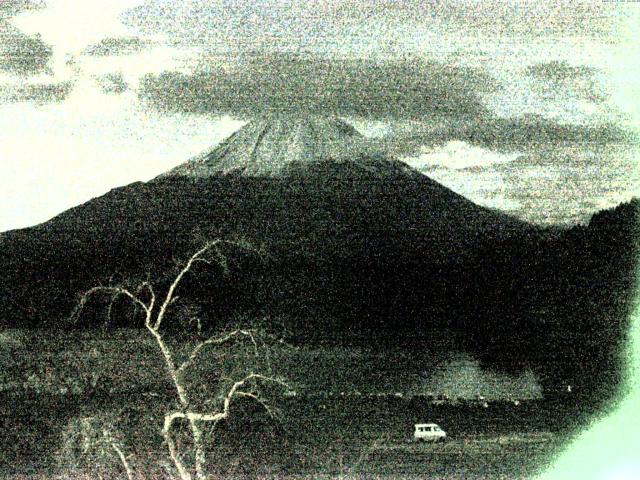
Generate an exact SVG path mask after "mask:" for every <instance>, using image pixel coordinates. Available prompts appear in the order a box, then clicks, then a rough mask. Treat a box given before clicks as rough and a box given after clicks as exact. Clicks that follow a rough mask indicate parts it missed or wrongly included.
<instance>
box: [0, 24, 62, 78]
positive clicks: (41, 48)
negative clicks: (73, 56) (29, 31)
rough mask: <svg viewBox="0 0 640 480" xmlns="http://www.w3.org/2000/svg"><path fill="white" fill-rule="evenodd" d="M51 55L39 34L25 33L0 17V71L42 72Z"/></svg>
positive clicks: (48, 47)
mask: <svg viewBox="0 0 640 480" xmlns="http://www.w3.org/2000/svg"><path fill="white" fill-rule="evenodd" d="M52 55H53V50H52V48H51V46H50V45H47V44H46V43H44V42H43V41H42V39H41V38H40V36H39V35H37V34H36V35H25V34H24V33H22V32H21V31H19V30H17V29H16V28H14V27H13V26H12V25H11V24H10V23H9V22H8V21H5V20H2V19H0V71H4V72H7V73H11V74H16V75H25V76H26V75H35V74H38V73H43V72H44V71H45V70H46V68H47V63H48V62H49V60H50V59H51V57H52Z"/></svg>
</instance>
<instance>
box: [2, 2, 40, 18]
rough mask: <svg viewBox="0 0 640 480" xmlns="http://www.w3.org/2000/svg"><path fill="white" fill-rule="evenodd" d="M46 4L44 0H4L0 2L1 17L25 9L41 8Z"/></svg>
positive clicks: (9, 15)
mask: <svg viewBox="0 0 640 480" xmlns="http://www.w3.org/2000/svg"><path fill="white" fill-rule="evenodd" d="M44 6H45V2H44V0H7V1H5V0H3V1H1V2H0V19H6V18H10V17H13V16H15V15H17V14H18V13H20V12H23V11H25V10H35V9H40V8H43V7H44Z"/></svg>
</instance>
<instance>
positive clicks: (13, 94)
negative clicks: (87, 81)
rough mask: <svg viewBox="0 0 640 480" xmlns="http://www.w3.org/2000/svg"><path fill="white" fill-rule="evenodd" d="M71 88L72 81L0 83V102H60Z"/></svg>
mask: <svg viewBox="0 0 640 480" xmlns="http://www.w3.org/2000/svg"><path fill="white" fill-rule="evenodd" d="M72 89H73V82H60V83H35V84H22V85H6V84H5V85H3V84H0V103H16V102H34V103H36V104H42V103H52V102H61V101H63V100H65V99H66V98H67V97H68V96H69V94H70V93H71V90H72Z"/></svg>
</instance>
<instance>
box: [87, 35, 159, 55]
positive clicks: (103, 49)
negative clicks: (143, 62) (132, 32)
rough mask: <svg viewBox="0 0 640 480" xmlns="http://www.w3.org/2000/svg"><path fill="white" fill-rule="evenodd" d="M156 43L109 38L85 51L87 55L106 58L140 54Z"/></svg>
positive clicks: (125, 38) (138, 39) (135, 38)
mask: <svg viewBox="0 0 640 480" xmlns="http://www.w3.org/2000/svg"><path fill="white" fill-rule="evenodd" d="M153 45H154V43H153V42H151V41H150V40H143V39H141V38H139V37H109V38H104V39H102V40H101V41H99V42H98V43H94V44H93V45H89V46H88V47H87V48H85V49H84V52H83V53H84V54H85V55H90V56H98V57H104V56H109V55H131V54H134V53H139V52H141V51H143V50H145V49H147V48H149V47H151V46H153Z"/></svg>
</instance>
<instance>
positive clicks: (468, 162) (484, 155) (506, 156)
mask: <svg viewBox="0 0 640 480" xmlns="http://www.w3.org/2000/svg"><path fill="white" fill-rule="evenodd" d="M420 150H421V152H420V154H419V155H418V156H417V157H411V158H406V159H404V160H405V161H406V162H407V163H408V164H409V165H411V166H412V167H414V168H417V169H419V170H428V169H432V168H434V167H443V168H449V169H454V170H462V169H470V168H484V167H487V166H490V165H495V164H502V163H508V162H513V161H514V160H516V159H517V158H518V157H519V156H520V154H519V153H499V152H493V151H491V150H487V149H485V148H481V147H476V146H474V145H469V144H468V143H466V142H461V141H459V140H451V141H449V142H447V143H446V144H445V145H443V146H441V147H438V148H435V149H432V148H429V147H425V146H423V147H422V148H421V149H420Z"/></svg>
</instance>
